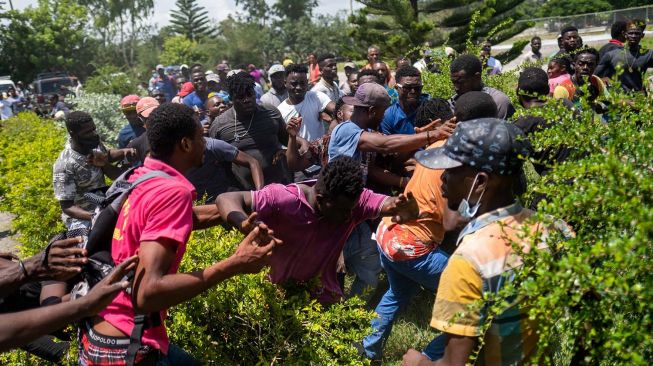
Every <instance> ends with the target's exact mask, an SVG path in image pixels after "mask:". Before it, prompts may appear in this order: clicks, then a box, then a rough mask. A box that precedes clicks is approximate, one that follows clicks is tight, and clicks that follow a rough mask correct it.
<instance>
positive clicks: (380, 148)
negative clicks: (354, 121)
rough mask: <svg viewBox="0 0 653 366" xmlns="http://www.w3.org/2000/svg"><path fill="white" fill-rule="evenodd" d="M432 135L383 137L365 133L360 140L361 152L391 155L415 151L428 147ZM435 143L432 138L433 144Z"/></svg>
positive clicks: (424, 133)
mask: <svg viewBox="0 0 653 366" xmlns="http://www.w3.org/2000/svg"><path fill="white" fill-rule="evenodd" d="M428 137H430V133H427V132H422V133H416V134H414V135H382V134H379V133H373V132H363V133H362V134H361V137H360V140H358V148H359V149H360V150H361V151H369V152H377V153H381V154H390V153H396V152H405V151H415V150H417V149H419V148H422V147H424V146H426V145H427V144H428V143H429V142H430V141H429V139H428ZM433 141H435V139H434V138H433V137H431V142H433Z"/></svg>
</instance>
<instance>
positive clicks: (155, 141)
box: [146, 103, 200, 159]
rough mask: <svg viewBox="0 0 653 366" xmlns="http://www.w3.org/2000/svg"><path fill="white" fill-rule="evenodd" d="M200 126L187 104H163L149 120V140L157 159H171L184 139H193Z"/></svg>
mask: <svg viewBox="0 0 653 366" xmlns="http://www.w3.org/2000/svg"><path fill="white" fill-rule="evenodd" d="M198 128H200V124H199V123H197V121H196V120H195V112H194V111H193V109H192V108H190V107H189V106H187V105H185V104H178V103H163V104H161V105H160V106H158V107H156V108H155V109H154V110H153V111H152V113H151V114H150V116H149V117H148V119H147V130H146V133H147V140H148V142H149V143H150V151H151V153H152V156H153V157H155V158H163V159H166V158H169V157H170V156H172V154H173V152H174V151H175V146H176V145H177V143H178V142H179V141H181V139H182V138H184V137H190V138H192V137H193V136H194V135H195V133H196V131H197V129H198Z"/></svg>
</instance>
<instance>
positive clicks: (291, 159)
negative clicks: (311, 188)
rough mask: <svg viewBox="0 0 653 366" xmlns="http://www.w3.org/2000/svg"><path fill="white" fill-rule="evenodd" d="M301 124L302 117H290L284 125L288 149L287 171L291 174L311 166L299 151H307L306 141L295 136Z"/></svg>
mask: <svg viewBox="0 0 653 366" xmlns="http://www.w3.org/2000/svg"><path fill="white" fill-rule="evenodd" d="M301 124H302V117H292V118H291V119H290V120H289V121H288V123H287V124H286V131H287V133H288V149H286V161H287V162H288V169H290V170H291V171H293V172H296V171H300V170H302V169H306V168H308V167H309V166H311V161H310V160H309V159H308V158H307V157H306V156H304V155H302V154H301V152H300V151H302V150H303V151H306V150H308V141H306V140H304V139H302V138H301V137H299V136H297V135H298V134H299V128H300V127H301Z"/></svg>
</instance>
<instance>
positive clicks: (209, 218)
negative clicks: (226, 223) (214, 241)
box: [193, 204, 222, 230]
mask: <svg viewBox="0 0 653 366" xmlns="http://www.w3.org/2000/svg"><path fill="white" fill-rule="evenodd" d="M221 223H222V218H221V217H220V210H218V206H216V205H215V204H213V205H201V206H193V230H201V229H206V228H210V227H213V226H216V225H219V224H221Z"/></svg>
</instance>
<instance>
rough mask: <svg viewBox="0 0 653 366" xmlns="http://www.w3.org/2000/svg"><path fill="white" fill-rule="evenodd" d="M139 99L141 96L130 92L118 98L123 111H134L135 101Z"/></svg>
mask: <svg viewBox="0 0 653 366" xmlns="http://www.w3.org/2000/svg"><path fill="white" fill-rule="evenodd" d="M139 100H141V97H139V96H138V95H135V94H130V95H127V96H125V97H123V98H122V99H121V100H120V109H122V110H123V111H125V112H129V111H135V110H136V103H138V101H139Z"/></svg>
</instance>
